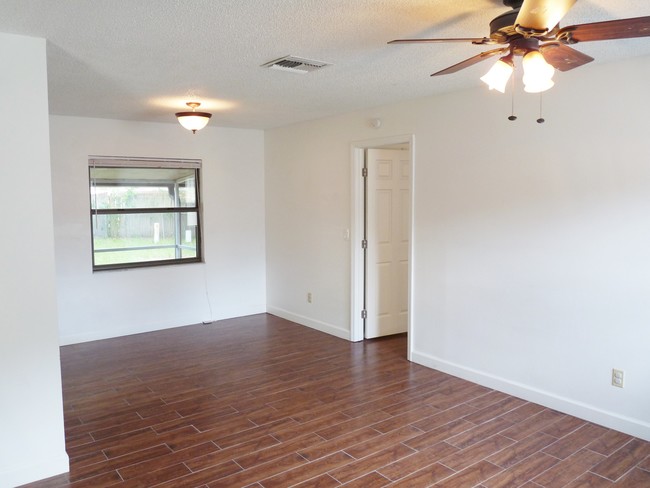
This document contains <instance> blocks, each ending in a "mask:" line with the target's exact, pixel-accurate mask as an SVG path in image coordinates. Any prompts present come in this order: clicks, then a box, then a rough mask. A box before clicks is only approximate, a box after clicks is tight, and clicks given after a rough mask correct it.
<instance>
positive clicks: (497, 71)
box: [481, 59, 514, 93]
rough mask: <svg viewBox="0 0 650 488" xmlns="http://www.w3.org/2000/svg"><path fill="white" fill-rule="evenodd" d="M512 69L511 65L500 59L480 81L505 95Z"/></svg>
mask: <svg viewBox="0 0 650 488" xmlns="http://www.w3.org/2000/svg"><path fill="white" fill-rule="evenodd" d="M513 70H514V68H513V66H512V65H511V64H508V63H506V62H505V61H502V60H501V59H500V60H499V61H497V62H496V63H494V65H493V66H492V68H490V71H488V72H487V73H486V74H485V75H483V76H482V77H481V81H482V82H483V83H485V84H487V86H488V87H489V88H490V90H497V91H500V92H501V93H505V91H506V85H507V83H508V80H509V79H510V77H511V76H512V72H513Z"/></svg>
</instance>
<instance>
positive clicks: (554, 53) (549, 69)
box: [389, 0, 650, 93]
mask: <svg viewBox="0 0 650 488" xmlns="http://www.w3.org/2000/svg"><path fill="white" fill-rule="evenodd" d="M575 3H576V0H503V4H504V5H505V6H507V7H511V8H512V10H510V11H508V12H505V13H503V14H501V15H499V16H498V17H496V18H494V19H493V20H492V21H491V22H490V36H489V37H479V38H474V37H461V38H446V39H445V38H443V39H396V40H394V41H390V42H389V44H406V43H430V42H433V43H441V42H469V43H472V44H476V45H501V46H502V47H498V48H496V49H492V50H489V51H484V52H482V53H480V54H477V55H476V56H472V57H471V58H468V59H466V60H464V61H461V62H460V63H457V64H454V65H453V66H450V67H448V68H445V69H443V70H441V71H438V72H436V73H433V74H432V75H431V76H439V75H446V74H450V73H455V72H457V71H460V70H462V69H464V68H467V67H469V66H472V65H474V64H476V63H478V62H480V61H483V60H485V59H488V58H492V57H493V56H502V57H501V58H500V59H499V61H497V63H496V64H495V65H494V66H493V67H492V69H491V70H490V71H489V72H488V73H487V74H486V75H485V76H483V77H482V78H481V80H482V81H484V82H485V83H487V84H488V85H489V87H490V89H496V90H499V91H501V92H504V91H505V87H506V84H507V82H508V80H509V78H510V76H511V75H512V72H513V70H514V61H513V58H514V57H515V56H522V57H523V68H524V79H523V81H524V85H525V88H524V89H525V90H526V91H527V92H532V93H538V92H542V91H545V90H548V89H549V88H551V87H552V86H553V81H552V79H551V78H552V76H553V73H554V71H555V69H558V70H560V71H568V70H571V69H574V68H577V67H579V66H582V65H584V64H587V63H589V62H591V61H593V60H594V58H592V57H591V56H587V55H586V54H584V53H581V52H580V51H578V50H576V49H573V48H572V47H570V46H571V45H573V44H577V43H579V42H587V41H601V40H612V39H628V38H633V37H646V36H650V16H648V17H637V18H631V19H622V20H610V21H605V22H594V23H590V24H578V25H572V26H569V27H562V28H560V26H559V22H560V20H561V19H562V18H563V17H564V16H565V15H566V13H567V12H568V11H569V10H570V9H571V7H573V5H574V4H575Z"/></svg>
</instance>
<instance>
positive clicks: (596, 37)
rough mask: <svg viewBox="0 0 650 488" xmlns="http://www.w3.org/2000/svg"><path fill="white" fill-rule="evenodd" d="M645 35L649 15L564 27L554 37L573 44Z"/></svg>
mask: <svg viewBox="0 0 650 488" xmlns="http://www.w3.org/2000/svg"><path fill="white" fill-rule="evenodd" d="M647 36H650V17H636V18H633V19H621V20H608V21H605V22H594V23H592V24H580V25H572V26H569V27H564V28H562V29H560V30H559V31H558V33H557V36H556V38H557V39H558V40H560V41H562V42H568V43H569V44H574V43H576V42H586V41H605V40H608V39H629V38H632V37H647Z"/></svg>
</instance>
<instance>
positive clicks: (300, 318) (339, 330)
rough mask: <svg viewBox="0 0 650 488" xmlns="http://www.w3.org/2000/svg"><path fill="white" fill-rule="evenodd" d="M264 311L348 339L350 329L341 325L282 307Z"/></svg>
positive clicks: (268, 308) (269, 308)
mask: <svg viewBox="0 0 650 488" xmlns="http://www.w3.org/2000/svg"><path fill="white" fill-rule="evenodd" d="M266 313H269V314H271V315H275V316H277V317H280V318H282V319H285V320H289V321H291V322H295V323H296V324H300V325H304V326H305V327H309V328H311V329H316V330H319V331H321V332H324V333H326V334H330V335H333V336H335V337H340V338H341V339H346V340H348V341H349V340H350V331H348V330H347V329H345V328H343V327H339V326H337V325H333V324H328V323H326V322H321V321H320V320H314V319H311V318H309V317H305V316H304V315H298V314H295V313H292V312H289V311H288V310H285V309H283V308H277V307H267V310H266Z"/></svg>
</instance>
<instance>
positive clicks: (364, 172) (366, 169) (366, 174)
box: [361, 168, 368, 178]
mask: <svg viewBox="0 0 650 488" xmlns="http://www.w3.org/2000/svg"><path fill="white" fill-rule="evenodd" d="M361 176H363V177H364V178H367V177H368V168H361Z"/></svg>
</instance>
